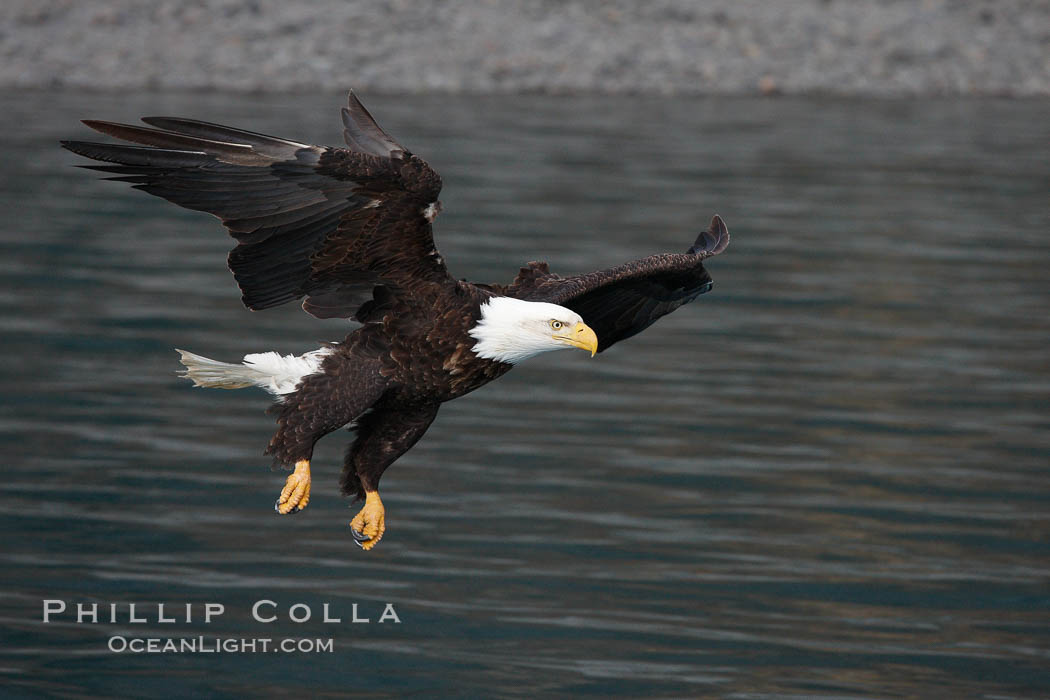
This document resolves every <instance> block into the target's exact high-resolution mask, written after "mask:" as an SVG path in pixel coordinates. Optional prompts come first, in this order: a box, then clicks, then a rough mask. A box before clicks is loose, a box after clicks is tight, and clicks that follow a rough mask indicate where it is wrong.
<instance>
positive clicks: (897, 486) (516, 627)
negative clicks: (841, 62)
mask: <svg viewBox="0 0 1050 700" xmlns="http://www.w3.org/2000/svg"><path fill="white" fill-rule="evenodd" d="M365 97H366V102H367V103H368V105H369V107H370V108H371V109H372V111H373V113H374V114H375V115H376V116H377V118H378V119H379V121H380V122H381V123H382V124H383V125H384V126H385V127H386V128H387V129H388V130H390V131H391V132H392V133H393V134H394V135H395V136H397V137H398V138H400V140H401V141H402V142H403V143H405V144H406V145H407V146H408V147H409V148H411V149H412V150H414V151H415V152H417V153H419V154H421V155H423V156H424V157H426V158H427V159H428V160H429V162H430V163H431V164H432V165H433V166H434V167H435V168H436V169H437V170H438V171H439V172H440V173H441V174H442V175H443V177H444V181H445V190H444V192H443V194H442V200H443V202H444V205H445V213H444V214H442V216H441V217H440V218H439V219H438V221H437V224H436V234H437V238H438V243H439V245H440V247H441V249H442V252H443V253H444V254H445V257H446V259H447V260H448V261H449V265H450V267H451V269H452V271H453V273H454V274H456V275H457V276H463V277H468V278H470V279H474V280H479V281H506V280H509V279H510V278H511V277H512V276H513V274H514V273H515V272H516V270H517V267H518V266H519V265H520V264H522V263H523V262H525V261H528V260H534V259H547V260H550V261H551V263H552V266H553V268H554V269H555V270H556V271H559V272H562V273H573V272H581V271H588V270H591V269H595V268H598V267H603V266H610V265H614V264H617V263H620V262H623V261H625V260H628V259H631V258H635V257H641V256H644V255H647V254H650V253H654V252H663V251H678V250H684V249H685V248H686V247H687V246H688V245H689V244H690V243H691V242H692V240H693V238H694V237H695V235H696V233H697V231H698V230H699V229H700V228H702V227H703V226H704V225H706V222H707V220H708V219H709V218H710V216H711V214H713V213H715V212H717V213H719V214H721V215H722V216H723V217H724V218H725V219H726V221H727V222H728V224H729V228H730V231H731V232H732V235H733V241H732V244H731V246H730V247H729V249H728V251H727V252H726V253H725V254H724V255H722V256H720V257H719V258H717V259H715V260H713V261H712V262H711V263H710V265H709V269H710V271H711V274H712V275H713V277H714V279H715V289H714V291H713V292H712V293H711V294H709V295H706V296H704V297H701V298H700V299H699V300H698V301H697V303H695V304H692V305H690V306H688V307H686V308H683V309H682V310H680V311H678V312H676V313H675V314H673V315H672V316H669V317H667V318H666V319H664V320H662V321H661V322H659V323H658V324H657V325H655V326H654V327H652V328H651V329H649V330H648V331H646V332H645V333H644V334H642V335H641V336H638V337H637V338H634V339H632V340H630V341H627V342H624V343H622V344H620V345H618V346H617V347H615V348H614V349H613V350H611V351H610V352H607V353H604V354H602V355H601V356H599V357H598V358H596V359H595V360H589V359H587V357H586V356H585V355H584V354H583V353H578V352H573V353H569V352H566V353H555V354H551V355H548V356H544V357H540V358H536V359H534V360H532V361H530V362H529V363H527V364H525V365H523V366H521V367H519V368H518V369H516V370H515V371H514V372H512V373H510V374H509V375H507V376H506V377H505V378H503V379H501V380H500V381H499V382H496V383H494V384H491V385H489V386H487V387H485V388H484V389H482V390H480V391H478V392H477V393H475V394H473V395H471V396H469V397H466V398H464V399H462V400H459V401H456V402H453V403H450V404H446V405H445V406H444V407H443V408H442V411H441V414H440V415H439V417H438V420H437V422H436V423H435V424H434V426H433V427H432V428H431V429H430V431H429V433H428V434H427V435H426V437H425V438H424V439H423V440H422V441H421V442H420V444H419V445H418V446H417V447H416V448H415V449H413V450H412V451H411V452H410V453H409V454H408V455H407V456H405V457H404V458H403V459H401V460H400V461H399V462H398V463H397V464H395V465H394V466H393V467H392V468H391V470H390V471H388V472H387V475H386V477H385V478H384V481H383V487H384V499H385V502H386V505H387V517H388V520H387V522H388V527H389V529H388V532H387V536H386V538H385V539H384V541H383V543H382V544H381V545H380V546H379V547H378V548H377V549H376V550H375V551H373V552H370V553H365V552H362V551H361V550H359V549H358V548H357V547H355V546H354V545H353V542H352V541H351V538H350V536H349V532H348V529H347V522H348V519H349V518H350V516H351V515H352V514H353V512H354V511H352V510H349V504H347V503H346V502H345V501H343V500H342V499H341V498H340V497H339V496H338V493H337V477H338V471H339V466H340V464H341V459H342V451H343V449H344V445H345V444H346V442H347V436H346V435H345V434H336V435H332V436H329V437H328V438H326V439H325V440H324V441H323V442H322V443H321V445H320V447H319V449H318V452H317V454H316V456H315V474H314V485H315V488H314V497H313V500H312V501H311V503H310V507H309V509H307V511H306V512H304V513H302V514H300V515H298V516H295V517H279V516H277V515H275V514H274V512H273V509H272V504H273V500H274V498H275V496H276V495H277V492H278V491H279V490H280V487H281V485H282V484H283V481H284V477H283V475H282V473H280V472H274V471H271V470H270V468H269V459H268V458H265V457H263V456H262V454H261V453H262V450H263V448H264V447H265V445H266V442H267V440H268V439H269V436H270V433H271V431H272V422H271V419H270V418H269V417H267V416H266V415H264V413H263V410H264V409H265V408H266V406H267V404H268V400H267V398H266V397H265V395H263V394H262V393H253V392H251V391H241V392H221V391H205V390H197V389H192V388H191V387H190V386H189V384H188V383H186V382H185V381H183V380H179V379H177V378H176V377H175V374H174V373H175V370H176V369H177V367H178V364H177V356H176V354H175V352H174V351H173V348H174V347H186V348H189V349H192V350H195V351H198V352H201V353H204V354H207V355H212V356H215V357H219V358H224V359H234V358H238V357H240V356H241V355H243V354H244V353H246V352H253V351H260V350H267V349H276V350H280V351H282V352H301V351H304V350H307V349H310V348H312V347H316V343H317V341H321V340H336V339H339V338H340V337H341V336H342V335H343V334H344V332H345V328H344V326H343V324H342V323H341V322H337V321H328V322H318V321H316V320H313V319H311V318H310V317H308V316H306V315H305V314H303V313H302V312H301V311H300V310H298V308H296V307H295V306H294V305H293V306H289V307H288V308H281V309H277V310H274V311H269V312H264V313H258V314H252V313H249V312H247V311H246V310H244V309H243V308H242V307H241V306H240V304H239V302H238V293H237V290H236V287H235V285H234V283H233V280H232V278H231V277H230V275H229V273H228V272H227V271H226V269H225V265H224V258H225V254H226V251H227V249H228V248H229V246H230V239H229V238H228V237H227V236H226V234H225V232H224V231H223V230H222V229H221V227H220V226H219V225H218V224H217V222H216V221H215V220H214V219H212V218H211V217H208V216H206V215H203V214H198V213H194V212H188V211H184V210H181V209H178V208H176V207H174V206H173V205H170V204H168V203H166V202H163V201H162V200H158V199H155V198H152V197H148V196H146V195H144V194H142V193H140V192H135V191H133V190H131V189H129V188H128V187H127V186H125V185H122V184H119V183H106V182H100V181H98V180H97V179H96V177H95V176H94V174H93V173H90V172H88V171H83V170H77V169H74V168H72V167H69V166H70V165H72V164H73V163H76V162H79V161H78V159H77V158H76V157H74V156H72V155H71V154H69V153H66V152H64V151H61V150H60V149H59V148H58V147H57V141H58V139H60V138H84V137H86V136H88V134H89V132H88V131H87V129H86V128H83V127H81V125H79V124H78V123H77V119H79V118H82V117H95V118H103V119H116V120H123V121H130V120H134V119H136V118H137V117H138V116H140V115H150V114H175V115H183V116H193V117H198V118H203V119H208V120H212V121H220V122H227V123H232V124H235V125H240V126H244V127H246V128H249V129H253V130H258V131H263V132H270V133H276V134H278V135H282V136H289V137H291V138H296V139H300V140H301V139H306V140H313V141H315V142H321V143H337V142H338V141H339V139H340V128H341V127H340V123H339V115H338V108H339V106H340V105H341V102H342V99H343V98H342V96H340V95H337V94H332V95H311V96H250V95H238V96H218V95H193V94H184V95H161V94H139V95H126V96H103V95H90V94H70V93H56V94H49V93H43V92H41V93H34V94H19V93H9V94H6V95H0V103H2V105H3V113H4V114H5V115H6V123H7V127H6V129H5V133H6V137H5V141H4V157H3V161H2V162H0V183H2V193H0V202H2V206H3V211H4V212H5V218H4V221H3V223H2V225H0V232H2V233H0V236H2V255H0V275H2V276H3V284H2V286H0V299H2V304H3V308H4V311H3V315H2V320H0V322H2V324H3V327H2V335H0V337H2V342H3V349H4V352H3V362H2V363H0V372H2V373H3V401H2V404H0V438H2V440H3V445H4V452H5V455H6V464H7V468H6V477H5V480H4V498H3V499H2V501H0V512H2V522H3V541H4V546H3V548H2V554H0V565H2V571H3V575H2V579H3V602H2V608H0V612H2V617H3V636H4V638H5V639H4V642H3V644H2V645H0V657H2V658H0V674H3V677H4V680H3V681H2V684H3V686H4V688H5V689H6V690H5V691H4V694H5V695H7V694H8V693H16V694H17V693H24V694H41V693H47V694H55V695H63V696H69V697H88V696H96V697H97V696H99V695H102V694H106V695H111V696H118V697H119V696H157V697H172V696H186V695H198V696H204V695H208V696H228V697H243V696H249V695H250V696H256V697H260V696H261V697H288V696H290V695H292V694H295V693H301V692H304V691H305V692H308V693H309V694H311V695H314V696H318V697H320V696H324V697H334V696H339V695H341V694H344V693H348V694H349V693H353V694H360V695H362V696H367V697H387V696H389V697H403V696H415V697H432V696H440V695H459V696H467V697H469V696H505V697H513V696H517V697H536V696H538V695H553V696H559V695H569V694H581V695H591V696H596V697H605V696H612V695H629V696H649V697H683V696H692V697H697V696H701V697H704V696H724V697H741V698H767V697H768V698H774V697H776V698H784V697H792V698H794V697H821V696H829V697H848V698H855V697H857V698H860V697H863V698H872V697H987V698H993V697H996V698H1002V697H1022V696H1023V697H1033V696H1040V695H1042V696H1045V695H1046V694H1047V693H1050V556H1048V555H1050V476H1048V465H1050V431H1048V428H1050V420H1048V408H1050V406H1048V397H1050V376H1048V369H1047V368H1048V352H1047V341H1048V339H1050V333H1048V331H1050V317H1048V312H1050V304H1048V301H1050V298H1048V293H1050V274H1048V272H1047V267H1048V264H1050V248H1048V243H1047V241H1048V237H1047V236H1048V231H1050V197H1048V194H1050V119H1048V118H1047V115H1048V114H1050V104H1048V103H1046V102H1038V101H1033V102H1009V101H1001V102H1000V101H958V102H951V101H939V102H938V101H931V102H913V101H900V102H895V101H885V102H865V101H820V100H809V101H806V100H749V99H738V100H726V99H711V100H674V99H651V98H645V99H627V98H609V99H605V98H602V99H597V98H540V97H501V98H479V97H406V98H394V97H382V96H379V97H373V96H365ZM45 599H57V600H62V601H65V602H66V603H67V604H68V606H69V608H70V612H67V613H66V614H64V615H61V616H59V617H58V618H57V619H56V620H54V621H52V622H50V623H49V624H44V623H43V622H42V619H41V618H42V606H43V603H42V601H44V600H45ZM260 600H271V601H273V602H274V603H276V604H277V605H276V606H275V607H276V612H277V615H278V620H277V621H275V622H272V623H261V622H258V621H256V620H254V619H253V618H252V615H251V608H252V605H253V604H254V603H255V602H257V601H260ZM92 602H98V603H100V604H102V606H103V607H102V613H101V615H100V617H101V618H102V619H101V620H100V623H99V624H89V623H87V622H85V623H83V624H77V623H76V618H75V615H72V614H71V612H72V611H73V610H74V606H75V605H76V603H92ZM127 602H136V603H138V605H139V610H140V611H145V614H146V617H147V618H148V621H147V622H146V623H141V624H138V623H132V622H130V621H129V619H128V611H127V608H126V606H125V605H123V604H124V603H127ZM110 603H121V604H122V605H121V606H119V607H118V620H117V622H116V623H113V624H111V623H109V622H108V614H109V613H108V605H109V604H110ZM157 603H165V604H166V607H167V608H168V610H169V613H168V614H170V610H171V609H172V608H175V609H176V610H177V611H178V615H177V617H178V621H177V622H175V623H160V622H158V621H157V619H156V618H157V610H156V604H157ZM187 603H189V604H192V608H191V609H192V610H193V615H194V616H193V619H192V621H191V622H186V621H185V619H184V617H185V612H184V608H185V605H186V604H187ZM205 603H217V604H222V605H223V606H225V613H224V614H222V615H221V616H217V617H216V618H215V619H213V620H212V622H211V623H209V624H205V623H204V622H203V619H202V617H203V610H204V608H203V606H204V604H205ZM300 603H301V604H304V605H306V606H309V607H310V609H311V610H312V612H313V615H312V618H311V619H310V620H309V621H307V622H304V623H301V624H299V623H295V622H293V621H291V620H289V618H288V608H289V606H292V605H295V604H300ZM355 603H356V604H357V605H358V615H359V617H368V618H369V619H370V620H371V622H370V623H369V624H354V623H351V622H350V618H351V615H352V610H353V608H352V606H353V605H354V604H355ZM386 603H390V604H392V605H393V606H394V608H395V610H396V613H397V616H398V617H399V619H400V624H395V623H394V622H392V621H388V622H385V623H383V624H379V623H378V618H379V616H380V614H381V613H382V611H383V609H384V605H385V604H386ZM325 604H328V605H329V610H330V613H331V616H334V617H340V618H341V619H342V622H340V623H324V622H323V621H322V620H321V617H322V608H323V606H324V605H325ZM272 609H273V608H271V607H267V608H265V610H264V611H270V610H272ZM295 612H296V614H301V613H302V612H303V608H297V609H296V611H295ZM118 636H123V637H125V638H127V639H131V638H143V637H145V638H149V637H153V638H160V639H166V638H169V637H173V638H195V637H200V636H203V637H205V638H206V640H208V639H212V640H214V639H226V638H231V639H254V638H272V639H274V640H280V639H283V638H306V639H332V640H333V644H334V647H333V651H332V652H330V653H325V652H321V653H291V654H285V653H261V652H257V653H210V654H209V653H197V654H191V653H184V654H175V653H168V654H146V653H142V654H135V653H130V652H125V653H114V652H111V651H109V649H108V646H109V640H110V638H112V637H118Z"/></svg>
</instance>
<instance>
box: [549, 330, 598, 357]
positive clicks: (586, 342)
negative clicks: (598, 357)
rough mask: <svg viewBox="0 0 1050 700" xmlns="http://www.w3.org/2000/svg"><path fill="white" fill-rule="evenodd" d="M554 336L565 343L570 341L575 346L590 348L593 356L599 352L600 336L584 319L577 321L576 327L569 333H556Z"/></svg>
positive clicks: (582, 348) (584, 348)
mask: <svg viewBox="0 0 1050 700" xmlns="http://www.w3.org/2000/svg"><path fill="white" fill-rule="evenodd" d="M554 338H555V339H556V340H560V341H562V342H564V343H568V344H569V345H571V346H573V347H574V348H580V349H581V350H590V352H591V357H594V354H595V353H596V352H598V336H597V335H596V334H595V332H594V331H592V330H591V327H590V326H588V325H587V324H586V323H584V322H583V321H580V322H579V323H577V324H576V327H575V328H573V329H572V331H570V332H569V333H568V334H567V335H556V336H554Z"/></svg>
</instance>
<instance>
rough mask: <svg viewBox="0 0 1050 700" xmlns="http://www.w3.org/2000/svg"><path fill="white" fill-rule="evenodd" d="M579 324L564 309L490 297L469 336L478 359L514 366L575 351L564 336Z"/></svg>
mask: <svg viewBox="0 0 1050 700" xmlns="http://www.w3.org/2000/svg"><path fill="white" fill-rule="evenodd" d="M582 323H583V318H581V317H580V315H579V314H578V313H576V312H575V311H572V310H570V309H567V308H565V307H564V306H558V305H557V304H547V303H545V302H537V301H522V300H521V299H512V298H510V297H492V298H491V299H489V300H488V301H487V302H485V303H484V304H482V305H481V320H480V321H479V322H478V324H477V325H476V326H474V327H473V328H471V329H470V331H469V332H470V335H471V337H473V338H474V339H476V340H477V341H478V342H477V344H476V345H474V348H473V350H474V353H475V354H476V355H477V356H478V357H482V358H485V359H489V360H496V361H497V362H509V363H511V364H517V363H519V362H521V361H522V360H526V359H528V358H530V357H532V356H533V355H538V354H540V353H541V352H547V351H549V350H562V349H565V348H571V347H577V346H576V345H574V344H571V343H568V342H566V337H565V336H566V335H567V334H569V333H570V332H571V331H572V330H573V329H575V328H576V327H577V326H578V325H579V324H582Z"/></svg>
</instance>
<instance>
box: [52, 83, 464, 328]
mask: <svg viewBox="0 0 1050 700" xmlns="http://www.w3.org/2000/svg"><path fill="white" fill-rule="evenodd" d="M342 114H343V124H344V127H345V129H344V136H345V138H346V142H347V145H348V146H349V149H341V148H324V147H320V146H313V145H309V144H303V143H298V142H296V141H290V140H287V139H282V138H277V137H274V136H267V135H265V134H259V133H256V132H252V131H245V130H243V129H236V128H233V127H227V126H222V125H219V124H212V123H209V122H203V121H197V120H194V119H183V118H179V117H145V118H143V121H144V122H145V123H146V124H148V125H149V126H148V127H143V126H135V125H129V124H118V123H115V122H108V121H100V120H86V121H85V122H84V123H85V124H86V125H87V126H89V127H90V128H92V129H94V130H95V131H99V132H101V133H103V134H106V135H109V136H112V137H115V138H118V139H122V140H124V141H130V142H131V143H133V144H138V145H124V144H107V143H95V142H86V141H63V142H62V145H63V146H64V147H65V148H67V149H69V150H70V151H73V152H74V153H77V154H79V155H82V156H86V157H88V158H91V159H94V160H96V161H101V162H102V163H104V165H88V166H82V167H87V168H90V169H93V170H97V171H100V172H102V173H105V174H107V175H109V176H110V177H108V178H106V179H111V180H117V181H121V182H128V183H130V184H131V185H132V187H134V188H135V189H140V190H143V191H144V192H148V193H149V194H152V195H155V196H158V197H162V198H164V199H167V200H168V201H170V202H173V203H175V204H178V205H179V206H182V207H185V208H187V209H193V210H196V211H204V212H208V213H210V214H213V215H215V216H217V217H219V218H220V219H221V220H222V222H223V224H224V225H225V226H226V228H227V229H228V230H229V232H230V235H232V236H233V237H234V238H235V239H237V241H238V243H239V245H238V246H236V247H235V248H234V249H233V250H232V251H231V252H230V255H229V258H228V264H229V267H230V270H231V271H232V272H233V274H234V277H235V279H236V280H237V283H238V285H239V286H240V288H241V291H242V294H243V297H242V300H243V301H244V304H245V305H246V306H247V307H248V308H250V309H265V308H269V307H271V306H276V305H278V304H283V303H286V302H289V301H292V300H293V299H301V298H303V297H306V300H305V301H304V308H305V309H306V310H307V311H308V312H310V313H313V314H314V315H318V316H320V317H330V316H342V317H352V316H354V314H355V313H356V311H357V309H358V308H359V306H360V305H361V304H362V303H364V302H367V301H369V300H371V299H373V297H374V294H373V292H374V288H375V287H376V286H378V285H384V286H386V287H388V290H389V291H396V293H397V294H413V293H416V292H418V291H419V290H420V289H421V287H423V286H425V285H431V284H447V283H451V279H450V278H449V276H448V273H447V271H446V269H445V266H444V263H443V262H442V260H441V257H440V256H439V255H438V254H437V250H436V248H435V246H434V241H433V234H432V231H431V227H430V221H429V220H428V219H427V218H426V217H425V216H424V211H425V210H427V208H428V205H431V204H433V203H435V202H436V201H437V195H438V193H439V192H440V190H441V178H440V177H438V175H437V173H435V172H434V171H433V170H432V169H431V168H430V167H429V166H428V165H427V164H426V163H425V162H423V161H422V160H421V159H420V158H418V157H417V156H414V155H412V154H411V153H410V152H409V151H408V150H407V149H405V148H404V147H403V146H401V145H400V144H398V143H397V142H396V141H395V140H394V139H393V138H391V137H390V135H389V134H387V133H386V132H385V131H383V130H382V129H381V128H380V127H379V125H378V124H377V123H376V122H375V119H373V118H372V115H371V114H369V113H368V111H367V110H366V109H365V108H364V106H363V105H362V104H361V102H360V101H359V100H358V99H357V97H356V96H355V95H354V94H353V93H352V92H351V93H350V96H349V100H348V107H347V108H344V109H343V111H342ZM312 295H317V300H316V301H315V302H311V296H312Z"/></svg>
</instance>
